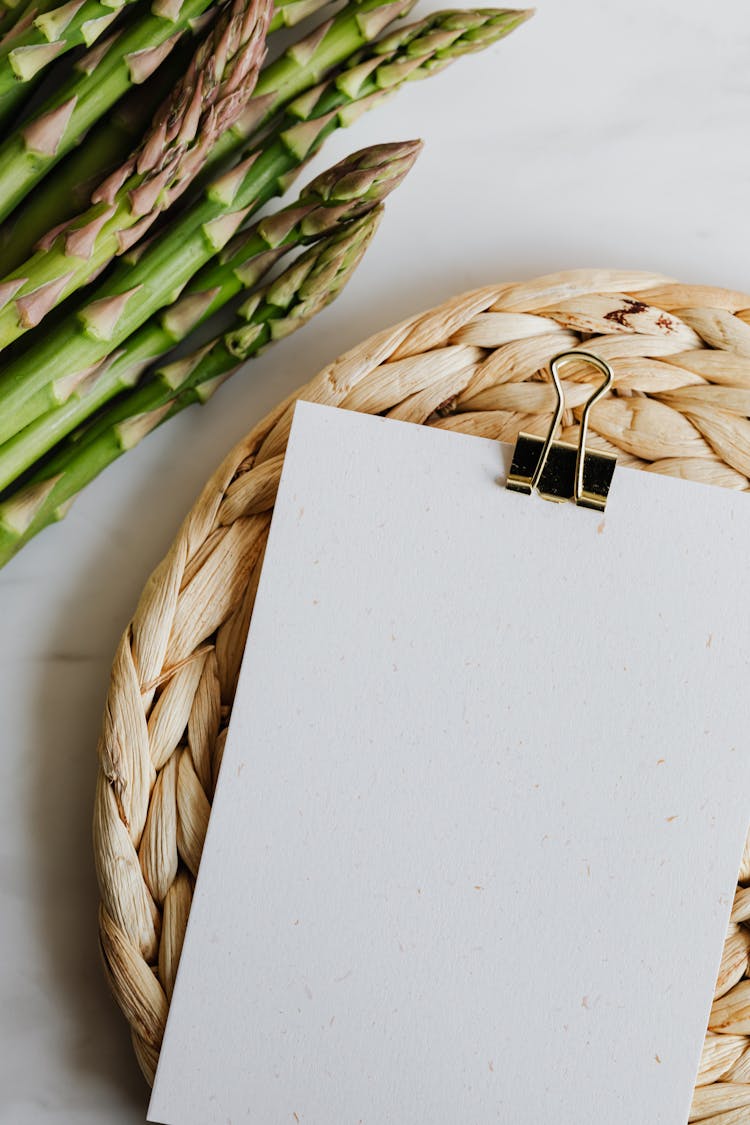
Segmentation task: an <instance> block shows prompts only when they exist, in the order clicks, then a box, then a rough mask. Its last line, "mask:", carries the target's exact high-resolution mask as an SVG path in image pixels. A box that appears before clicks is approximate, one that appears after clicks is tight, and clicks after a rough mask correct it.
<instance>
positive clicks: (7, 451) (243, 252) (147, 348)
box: [0, 141, 422, 491]
mask: <svg viewBox="0 0 750 1125" xmlns="http://www.w3.org/2000/svg"><path fill="white" fill-rule="evenodd" d="M421 148H422V142H421V141H404V142H401V143H397V144H383V145H373V146H372V147H370V148H366V149H362V150H361V151H360V152H355V153H353V154H352V155H351V156H347V157H345V158H344V159H343V160H341V161H339V163H338V164H335V165H334V166H333V167H332V168H329V169H328V170H327V171H326V172H323V173H321V175H319V176H316V178H315V179H314V180H312V181H311V182H310V183H309V184H308V185H307V187H306V188H305V189H304V190H303V191H302V192H301V193H300V195H299V197H298V198H297V200H296V201H295V202H294V203H291V204H290V205H289V206H288V207H285V208H283V209H282V210H281V211H278V212H277V213H276V214H274V215H270V216H268V217H267V218H265V219H263V220H261V222H259V223H257V224H256V225H255V226H253V227H252V228H250V229H249V230H248V231H245V232H243V233H242V234H240V235H238V236H237V237H236V238H235V239H234V240H233V242H232V243H231V244H230V246H229V247H227V250H226V251H225V253H224V255H222V260H220V261H219V262H217V263H216V265H215V266H213V265H212V267H211V268H210V269H209V270H207V271H202V273H201V274H199V275H198V277H197V278H195V279H194V280H195V283H196V284H194V285H193V286H191V287H190V289H189V290H188V291H186V293H185V294H184V296H183V297H181V298H180V300H179V301H177V303H176V304H175V305H173V306H172V307H171V308H170V309H168V310H167V312H166V313H164V314H163V315H162V316H155V317H153V318H152V319H151V320H150V321H149V322H148V323H147V324H144V325H143V327H142V328H141V329H140V330H139V331H138V332H136V333H135V334H134V335H133V336H132V337H131V338H130V339H129V340H128V346H127V349H125V350H124V351H123V353H122V354H121V355H120V356H117V357H115V358H113V361H112V362H111V363H110V364H109V365H108V366H107V368H106V370H103V371H102V372H101V373H100V375H99V377H98V378H96V379H94V381H93V386H91V387H89V386H88V385H87V384H86V383H85V382H84V384H83V385H82V386H79V387H78V388H77V389H76V391H75V392H74V393H73V394H72V395H71V396H70V398H68V400H67V401H66V402H65V403H63V405H61V406H58V407H57V408H56V409H55V410H50V411H48V412H47V413H46V414H44V415H42V416H41V417H40V418H37V419H36V421H34V422H32V423H31V425H29V426H27V427H26V429H24V430H22V431H21V433H19V434H16V436H15V437H13V438H11V439H10V440H9V441H7V442H6V443H5V444H4V445H3V446H0V491H1V490H3V489H5V488H7V487H8V486H9V485H10V484H11V483H12V482H13V481H15V480H17V478H18V477H19V476H21V474H22V473H23V472H25V471H26V470H27V469H29V468H30V467H31V466H33V465H34V464H35V462H37V461H39V460H40V458H41V457H42V456H43V455H44V454H45V453H47V452H48V451H49V450H50V449H52V448H53V446H54V445H56V444H57V442H59V441H60V440H61V439H62V438H63V437H65V436H66V435H67V434H69V433H70V432H71V431H73V430H74V429H75V428H76V427H78V426H80V425H81V424H82V423H83V422H84V421H85V420H86V419H87V418H88V417H90V416H91V415H92V414H94V413H95V412H96V411H97V410H99V409H100V407H102V406H103V405H104V404H105V403H106V402H107V401H108V400H109V399H111V398H113V397H114V396H115V395H118V394H120V393H121V392H122V391H124V390H127V389H128V388H130V387H132V386H133V385H134V384H135V383H136V381H137V380H138V379H139V378H140V376H141V373H142V372H143V370H144V369H145V368H146V367H148V366H149V365H151V364H152V363H154V362H155V361H156V360H158V359H161V358H162V357H163V356H164V355H166V353H167V352H169V351H171V349H172V348H173V347H174V345H175V344H176V343H178V342H179V341H180V340H183V339H184V338H185V337H186V336H187V335H188V334H189V333H190V332H191V331H192V329H193V328H194V327H195V326H196V325H197V324H199V323H202V322H203V321H204V320H206V319H207V318H208V317H209V316H210V315H211V314H212V313H214V312H216V311H217V310H218V309H219V308H221V307H222V306H223V305H225V304H226V303H227V301H229V300H231V298H233V297H234V296H236V295H237V294H240V293H242V292H243V291H245V292H247V291H248V290H250V289H252V288H253V287H254V286H255V285H256V284H257V283H258V282H259V281H260V280H261V279H262V278H263V276H264V275H265V274H266V273H267V272H268V271H269V270H270V269H271V268H272V267H273V266H274V265H275V264H276V263H277V262H278V261H279V259H280V258H281V257H282V256H283V255H284V254H286V253H288V252H289V251H290V250H293V249H295V248H297V247H299V246H304V245H306V244H309V243H311V242H317V241H318V240H319V239H321V238H324V237H327V236H328V235H330V234H333V233H334V232H335V231H336V230H337V229H339V228H340V227H342V226H343V225H344V224H346V223H350V222H351V221H352V220H354V219H356V218H358V217H359V216H360V215H362V214H365V213H367V212H368V211H370V210H372V209H373V208H374V207H375V206H377V205H378V204H379V203H381V202H382V201H383V200H384V199H385V198H386V197H387V196H388V195H389V194H390V193H391V192H392V191H393V190H394V189H395V188H396V187H398V185H399V184H400V183H401V181H402V180H403V178H404V176H405V175H406V174H407V173H408V171H409V169H410V168H411V167H412V165H413V163H414V161H415V160H416V158H417V155H418V154H419V152H420V150H421Z"/></svg>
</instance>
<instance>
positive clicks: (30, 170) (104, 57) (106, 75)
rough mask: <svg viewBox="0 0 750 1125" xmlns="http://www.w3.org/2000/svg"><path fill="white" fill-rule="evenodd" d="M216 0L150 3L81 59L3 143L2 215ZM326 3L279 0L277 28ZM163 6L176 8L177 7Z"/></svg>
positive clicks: (0, 167) (274, 23)
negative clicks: (156, 6) (158, 8)
mask: <svg viewBox="0 0 750 1125" xmlns="http://www.w3.org/2000/svg"><path fill="white" fill-rule="evenodd" d="M212 3H213V0H183V3H182V5H181V6H180V7H179V12H178V14H177V15H172V14H170V15H169V16H160V15H158V14H155V13H154V12H153V10H150V11H148V12H147V13H146V14H144V15H143V16H142V17H141V18H139V19H137V20H136V21H135V22H134V23H133V24H132V25H131V26H130V27H128V28H125V29H124V30H123V31H122V32H121V33H120V34H119V35H118V34H115V35H113V36H112V37H110V39H109V41H108V42H107V43H106V44H97V45H96V46H95V47H94V49H93V50H92V51H89V52H88V53H87V54H86V55H85V56H84V57H83V58H82V59H79V60H78V61H77V62H76V63H75V65H74V67H73V72H72V74H71V76H70V78H68V79H67V81H66V82H65V83H63V85H62V86H61V87H60V89H59V90H57V91H56V92H55V94H54V95H53V96H52V97H51V98H49V99H48V100H47V101H46V102H45V103H44V105H43V106H42V107H41V108H40V109H38V110H37V111H36V112H35V113H34V115H33V117H32V118H31V119H30V120H29V121H24V122H23V124H22V125H21V126H20V127H19V128H18V129H17V130H15V131H14V132H13V133H11V134H10V135H9V136H8V137H7V138H6V139H5V140H4V141H3V143H2V144H0V220H2V219H4V218H6V216H8V215H9V214H11V212H12V211H13V210H14V208H15V207H16V206H17V205H18V204H19V203H20V202H21V200H22V199H24V197H25V196H26V195H27V194H28V193H29V192H30V190H31V189H32V187H33V186H34V185H35V184H38V183H39V182H40V181H41V180H42V179H43V178H44V177H45V176H46V175H47V174H48V173H49V172H50V171H51V170H52V168H54V166H55V165H56V164H57V163H58V162H59V161H60V160H61V159H62V158H63V156H65V155H66V153H68V152H70V151H71V149H72V148H74V147H75V145H76V144H77V143H78V142H79V141H80V140H81V138H82V137H83V136H84V135H85V134H86V133H87V132H88V130H89V129H90V128H91V127H92V125H94V124H95V123H96V122H97V121H99V120H100V119H101V118H103V117H104V116H105V114H106V113H107V112H108V111H109V110H110V109H111V108H112V106H113V105H114V104H115V103H116V102H117V101H119V99H120V98H121V97H122V96H123V94H125V93H126V92H127V90H129V89H130V88H131V87H132V86H134V85H138V84H140V83H141V82H143V81H145V80H146V78H148V77H150V74H151V73H152V71H151V70H149V67H151V66H153V67H154V68H155V67H157V66H158V65H159V64H160V63H161V62H162V61H163V59H164V58H166V56H167V55H168V53H169V51H170V50H171V48H172V47H173V46H174V44H175V43H176V42H177V39H178V38H179V36H180V35H182V33H183V32H184V31H185V30H186V29H188V28H190V27H191V26H192V25H193V24H194V23H195V21H196V20H198V19H199V18H200V17H201V16H202V15H203V13H204V12H205V11H206V10H207V9H208V8H209V7H210V6H211V4H212ZM311 5H312V8H311ZM319 6H320V0H290V2H285V0H279V3H278V4H277V9H278V10H277V11H276V13H275V15H274V18H273V20H272V23H271V30H275V29H277V28H280V27H286V26H291V22H290V21H295V22H296V20H297V19H300V18H303V13H302V10H304V13H305V14H306V11H307V10H315V8H316V7H319ZM164 10H165V11H167V10H169V11H170V13H171V12H172V11H173V6H172V5H170V6H169V9H167V7H166V6H165V7H164ZM100 52H103V53H101V56H100Z"/></svg>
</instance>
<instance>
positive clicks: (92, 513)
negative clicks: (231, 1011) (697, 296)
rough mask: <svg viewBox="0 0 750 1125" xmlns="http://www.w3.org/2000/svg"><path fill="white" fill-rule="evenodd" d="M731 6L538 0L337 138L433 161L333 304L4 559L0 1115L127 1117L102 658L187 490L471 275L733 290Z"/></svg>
mask: <svg viewBox="0 0 750 1125" xmlns="http://www.w3.org/2000/svg"><path fill="white" fill-rule="evenodd" d="M748 58H750V15H748V9H747V6H746V5H745V4H744V3H743V0H723V3H721V4H706V3H698V2H697V0H631V2H630V3H629V4H621V3H615V2H614V0H539V5H538V11H537V14H536V16H535V18H534V19H533V20H532V21H531V23H530V24H528V25H527V26H526V27H525V28H523V29H521V31H519V32H518V33H517V34H516V35H514V36H513V37H512V38H511V39H510V40H508V41H507V42H505V43H501V44H500V45H499V46H497V47H496V48H494V49H493V50H491V51H490V52H488V53H487V54H485V55H482V56H479V57H477V58H475V59H473V60H471V61H469V60H465V61H463V62H460V63H458V64H457V65H456V66H455V67H454V68H453V69H451V70H449V71H447V72H446V73H444V74H443V75H440V76H438V77H436V78H434V79H431V80H430V81H429V82H428V83H421V84H414V85H413V86H411V87H410V88H408V89H406V90H404V91H403V92H402V93H400V94H399V96H398V98H396V99H393V100H392V101H391V102H390V103H388V104H387V105H386V106H384V107H382V108H381V109H379V110H378V111H377V112H376V113H374V114H371V115H370V116H369V117H368V118H365V119H362V120H361V121H360V122H358V124H357V125H356V127H355V128H353V129H352V130H350V131H349V132H348V133H342V134H339V135H338V136H336V137H335V138H333V140H332V143H330V144H329V145H328V146H327V148H326V151H325V160H324V162H323V161H319V162H318V166H320V167H322V166H323V164H324V163H325V164H327V163H332V162H333V160H334V159H338V158H339V157H341V156H343V155H344V153H345V152H346V151H348V150H351V149H353V148H357V147H360V146H362V145H365V144H368V143H372V142H375V141H384V140H395V139H399V138H405V137H410V136H422V137H423V138H424V139H425V141H426V142H427V147H426V151H425V153H424V154H423V156H422V157H421V159H420V161H419V163H418V165H417V167H416V168H415V170H414V172H413V173H412V175H411V177H410V178H409V180H408V182H407V183H406V184H405V185H404V186H403V187H402V188H401V189H400V191H399V193H398V194H397V195H396V196H394V198H393V199H392V201H391V202H390V204H389V206H388V212H387V214H386V218H385V221H384V223H383V225H382V227H381V230H380V232H379V234H378V238H377V241H376V243H375V244H374V246H373V247H372V249H371V251H370V253H369V255H368V258H367V260H366V262H365V263H364V264H363V266H362V267H361V268H360V271H359V273H358V275H357V277H356V278H355V280H354V281H353V282H352V284H351V286H350V288H349V289H348V291H347V292H346V293H345V294H344V296H343V297H342V298H341V300H340V301H339V302H338V304H337V305H335V306H334V307H333V308H332V309H330V310H329V311H328V312H327V313H326V314H325V315H324V316H323V317H321V319H320V320H319V321H318V322H317V323H316V324H315V325H314V326H313V327H312V328H311V329H308V330H306V331H305V332H304V333H303V334H300V335H299V336H297V337H295V338H292V339H290V340H288V341H286V342H285V343H284V344H282V345H280V346H278V347H276V348H275V349H274V350H273V351H272V352H271V353H269V354H268V355H267V356H266V357H265V358H263V359H261V360H260V361H258V362H256V363H254V364H253V365H252V367H251V368H250V369H248V371H247V374H246V375H241V376H238V377H236V378H235V379H234V381H233V382H232V383H230V384H229V385H228V386H227V387H225V388H224V389H223V390H222V391H221V393H220V394H219V395H218V396H217V397H216V398H215V399H214V400H213V401H212V402H211V403H210V405H209V406H208V407H206V408H205V409H204V410H202V411H199V410H197V409H196V410H192V411H188V412H186V413H185V414H184V415H182V416H181V417H180V418H179V419H178V420H176V421H175V422H173V423H171V424H170V426H169V427H168V428H165V429H164V430H162V431H160V432H159V433H157V434H156V435H155V436H153V437H152V438H150V439H149V440H147V441H146V442H144V443H143V445H141V446H140V447H139V448H138V449H137V450H135V451H134V452H133V453H130V454H128V456H127V458H126V459H124V460H123V461H121V462H120V463H119V464H117V465H116V466H114V467H113V468H112V469H110V470H109V471H108V472H107V473H106V474H105V475H104V476H103V477H102V478H100V479H99V480H98V481H96V482H95V484H94V485H93V486H92V487H90V488H89V489H88V491H87V492H86V494H85V495H84V496H83V497H82V498H81V499H80V500H79V501H78V502H77V504H76V505H75V506H74V508H73V510H72V511H71V513H70V515H69V516H68V518H67V520H66V521H65V522H64V523H63V524H62V525H60V526H59V527H56V528H53V529H51V530H50V531H48V532H47V533H45V534H44V535H43V536H41V537H40V538H39V539H38V540H36V542H34V543H32V544H31V546H30V547H28V548H27V549H26V550H24V551H23V553H22V554H21V555H20V556H19V557H18V558H17V559H16V560H14V561H13V562H12V563H11V564H10V565H9V566H8V567H7V568H6V569H5V570H3V571H2V573H0V623H2V624H1V627H2V640H3V645H2V651H1V652H0V659H1V660H2V667H1V669H0V692H1V693H2V707H1V709H0V713H1V714H2V716H3V729H4V735H3V738H2V753H0V953H1V954H2V955H1V956H0V1026H1V1028H2V1050H0V1122H2V1123H3V1125H5V1123H6V1122H7V1123H9V1125H35V1123H36V1122H46V1121H54V1122H56V1123H58V1125H62V1123H66V1125H67V1123H70V1125H78V1123H82V1125H85V1123H93V1122H96V1123H101V1122H107V1123H111V1125H130V1123H135V1122H142V1121H144V1120H145V1107H146V1102H147V1095H146V1090H145V1087H144V1085H143V1083H142V1080H141V1079H140V1076H139V1073H138V1070H137V1066H136V1064H135V1062H134V1060H133V1058H132V1057H131V1052H130V1046H129V1040H128V1036H127V1033H126V1031H125V1028H124V1025H123V1022H122V1019H121V1017H120V1015H119V1013H118V1012H117V1010H116V1009H115V1008H114V1006H113V1004H112V1002H111V1001H110V998H109V996H108V993H107V990H106V987H105V985H104V982H103V979H102V975H101V972H100V968H99V963H98V959H97V947H96V902H97V896H96V887H95V880H94V876H93V870H92V861H91V848H90V828H89V825H90V807H91V797H92V787H93V781H94V774H95V744H96V737H97V731H98V725H99V716H100V711H101V706H102V702H103V697H104V692H105V688H106V683H107V676H108V671H109V665H110V660H111V656H112V653H113V651H114V648H115V644H116V642H117V638H118V635H119V633H120V631H121V629H122V628H123V626H124V625H125V624H126V622H127V620H128V616H129V614H130V612H131V611H132V609H133V606H134V604H135V600H136V597H137V595H138V593H139V591H140V589H141V587H142V585H143V583H144V581H145V579H146V577H147V575H148V573H149V572H150V570H151V569H152V567H153V566H154V565H155V564H156V563H157V562H158V560H159V559H160V557H161V556H162V554H163V553H164V551H165V550H166V548H167V546H168V545H169V542H170V540H171V538H172V536H173V534H174V532H175V530H176V529H177V526H178V524H179V522H180V519H181V518H182V516H183V514H184V513H185V511H186V509H187V508H188V506H189V504H190V502H191V501H192V499H193V497H194V496H195V494H196V492H197V490H198V489H199V487H200V485H201V484H202V483H203V481H204V480H205V479H206V477H207V476H208V475H209V473H210V472H211V470H212V469H213V468H214V466H215V464H216V463H217V462H218V460H219V459H220V458H221V456H222V455H223V453H224V452H225V451H226V450H227V449H228V448H229V447H230V445H231V444H232V443H233V442H234V441H235V440H236V439H237V438H239V437H240V436H241V435H242V434H243V433H244V432H245V431H246V430H247V429H248V428H249V427H250V426H251V425H252V424H253V423H254V422H255V421H256V420H257V419H258V418H260V417H261V416H262V415H263V413H265V411H266V410H267V409H269V408H270V407H271V406H273V405H274V404H275V402H276V401H277V400H278V399H279V398H280V397H281V396H282V395H284V394H286V393H287V392H288V391H290V390H292V389H293V388H294V387H295V386H296V385H298V384H299V383H301V382H302V381H304V380H305V379H306V378H307V377H308V376H310V375H311V374H313V373H314V372H315V371H316V370H317V369H318V368H319V367H320V366H322V365H323V364H324V363H325V362H326V361H327V360H329V359H330V358H332V357H333V356H334V355H335V354H336V353H338V352H340V351H342V350H343V349H345V348H346V347H349V346H350V345H353V344H354V343H356V342H357V341H358V340H359V339H360V338H362V337H363V336H365V335H366V334H368V333H370V332H372V331H374V330H376V329H378V328H380V327H382V326H384V325H386V324H388V323H391V322H392V321H394V320H397V319H400V318H401V317H402V316H404V315H406V314H407V313H409V312H412V311H416V310H417V309H419V308H422V307H427V306H429V305H431V304H434V303H435V302H437V301H439V300H441V299H442V298H444V297H447V296H449V295H450V294H452V293H455V292H458V291H460V290H462V289H464V288H469V287H472V286H476V285H481V284H483V283H487V282H491V281H500V280H506V279H510V278H523V277H533V276H535V275H537V274H540V273H547V272H550V271H552V270H556V269H561V268H569V267H573V266H594V265H601V266H622V267H633V268H639V269H644V268H645V269H653V270H658V271H661V272H663V273H666V274H670V275H672V276H676V277H679V278H681V279H684V280H686V281H691V282H705V283H710V284H721V285H727V286H731V287H734V288H740V289H747V290H750V254H749V251H748V246H749V245H750V238H749V237H748V236H749V235H750V223H749V222H748V217H747V216H748V211H747V199H748V188H749V187H750V147H749V146H748V143H747V128H748V126H747V121H748V114H749V111H750V70H749V69H748V65H747V61H748Z"/></svg>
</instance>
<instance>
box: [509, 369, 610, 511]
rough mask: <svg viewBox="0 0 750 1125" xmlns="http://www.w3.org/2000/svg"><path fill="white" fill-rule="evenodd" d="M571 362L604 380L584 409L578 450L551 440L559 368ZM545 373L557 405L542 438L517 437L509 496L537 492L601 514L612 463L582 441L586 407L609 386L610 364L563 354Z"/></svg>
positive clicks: (556, 421)
mask: <svg viewBox="0 0 750 1125" xmlns="http://www.w3.org/2000/svg"><path fill="white" fill-rule="evenodd" d="M574 362H576V363H588V364H590V365H591V366H592V367H595V368H596V369H597V370H598V371H599V372H601V374H602V375H603V379H602V382H601V383H600V384H599V386H598V387H596V388H595V389H594V391H593V393H592V394H591V395H590V396H589V398H588V399H587V400H586V402H585V404H584V407H583V413H582V415H581V425H580V433H579V437H578V445H577V446H574V445H569V444H568V443H567V442H563V441H555V434H556V433H557V430H558V427H559V425H560V421H561V419H562V415H563V410H564V409H565V400H564V394H563V388H562V383H561V382H560V368H562V367H564V366H565V365H566V364H568V363H574ZM550 374H551V376H552V384H553V386H554V388H555V393H556V396H557V404H556V406H555V412H554V414H553V417H552V423H551V425H550V428H549V431H548V432H547V436H546V437H545V438H539V437H536V436H535V435H534V434H526V433H521V434H519V435H518V438H517V440H516V447H515V450H514V451H513V461H512V464H511V467H510V472H509V474H508V480H507V484H506V488H509V489H511V491H513V492H523V493H524V494H525V495H527V496H528V495H530V494H531V493H532V492H534V491H538V492H539V495H540V496H542V497H543V499H545V500H554V501H557V502H561V501H563V500H573V501H574V502H575V503H576V504H578V505H580V506H582V507H586V508H595V509H596V510H597V511H604V508H605V505H606V503H607V496H608V495H609V488H610V485H611V483H612V476H613V474H614V471H615V464H616V458H615V457H613V456H612V455H611V454H609V453H599V452H594V451H593V450H587V449H586V437H587V435H588V424H589V414H590V412H591V408H592V407H593V406H594V405H595V404H596V403H597V402H598V401H599V399H600V398H602V397H603V395H605V394H606V393H607V391H608V390H609V388H610V387H611V386H612V382H613V380H614V373H613V371H612V368H611V367H610V366H609V364H608V363H606V362H605V361H604V360H603V359H601V358H600V357H599V356H598V355H594V354H593V353H591V352H584V351H568V352H560V353H559V354H558V355H556V356H554V357H553V359H552V360H551V361H550Z"/></svg>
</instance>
